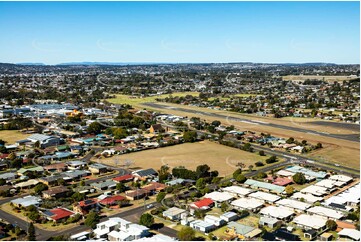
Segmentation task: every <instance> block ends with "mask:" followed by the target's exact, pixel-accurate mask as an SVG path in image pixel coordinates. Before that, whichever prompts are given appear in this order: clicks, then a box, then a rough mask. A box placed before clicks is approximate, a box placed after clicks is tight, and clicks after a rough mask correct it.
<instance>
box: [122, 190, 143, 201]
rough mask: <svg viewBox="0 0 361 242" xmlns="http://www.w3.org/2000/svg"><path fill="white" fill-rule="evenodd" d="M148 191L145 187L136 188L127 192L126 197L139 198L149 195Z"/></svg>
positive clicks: (129, 198)
mask: <svg viewBox="0 0 361 242" xmlns="http://www.w3.org/2000/svg"><path fill="white" fill-rule="evenodd" d="M147 194H148V192H147V191H146V190H144V189H136V190H130V191H126V192H125V197H126V198H127V199H128V200H137V199H141V198H143V197H145V196H147Z"/></svg>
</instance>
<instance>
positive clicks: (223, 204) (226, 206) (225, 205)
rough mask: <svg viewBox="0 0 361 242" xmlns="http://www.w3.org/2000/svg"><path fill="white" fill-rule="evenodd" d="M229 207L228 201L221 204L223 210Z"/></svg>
mask: <svg viewBox="0 0 361 242" xmlns="http://www.w3.org/2000/svg"><path fill="white" fill-rule="evenodd" d="M228 208H229V205H228V204H227V203H226V202H223V203H222V204H221V210H222V212H227V210H228Z"/></svg>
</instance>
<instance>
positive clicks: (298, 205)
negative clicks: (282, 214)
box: [276, 198, 311, 210]
mask: <svg viewBox="0 0 361 242" xmlns="http://www.w3.org/2000/svg"><path fill="white" fill-rule="evenodd" d="M276 204H278V205H283V206H285V207H290V208H293V209H298V210H306V209H307V208H309V207H311V205H310V204H308V203H304V202H300V201H297V200H293V199H287V198H286V199H282V200H279V201H277V202H276Z"/></svg>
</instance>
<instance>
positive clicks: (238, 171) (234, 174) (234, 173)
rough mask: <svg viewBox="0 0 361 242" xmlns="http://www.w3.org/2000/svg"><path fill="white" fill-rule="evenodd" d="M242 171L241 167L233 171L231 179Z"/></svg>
mask: <svg viewBox="0 0 361 242" xmlns="http://www.w3.org/2000/svg"><path fill="white" fill-rule="evenodd" d="M241 173H242V169H237V170H235V171H234V172H233V179H236V177H237V176H238V175H240V174H241Z"/></svg>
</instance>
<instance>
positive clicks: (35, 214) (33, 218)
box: [28, 211, 40, 221]
mask: <svg viewBox="0 0 361 242" xmlns="http://www.w3.org/2000/svg"><path fill="white" fill-rule="evenodd" d="M28 218H29V219H30V220H31V221H37V220H38V219H39V218H40V214H39V212H38V211H31V212H30V213H29V214H28Z"/></svg>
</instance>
